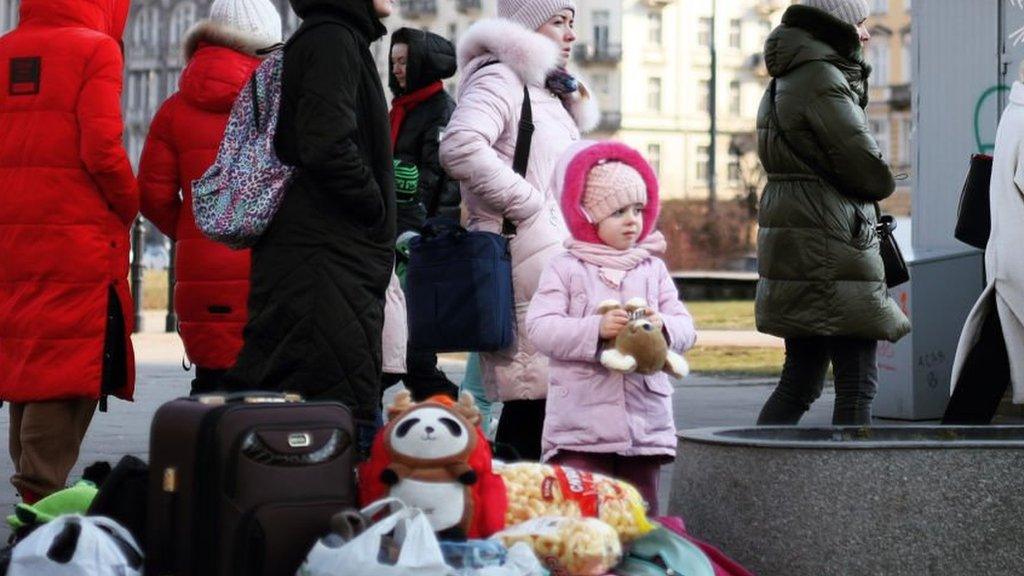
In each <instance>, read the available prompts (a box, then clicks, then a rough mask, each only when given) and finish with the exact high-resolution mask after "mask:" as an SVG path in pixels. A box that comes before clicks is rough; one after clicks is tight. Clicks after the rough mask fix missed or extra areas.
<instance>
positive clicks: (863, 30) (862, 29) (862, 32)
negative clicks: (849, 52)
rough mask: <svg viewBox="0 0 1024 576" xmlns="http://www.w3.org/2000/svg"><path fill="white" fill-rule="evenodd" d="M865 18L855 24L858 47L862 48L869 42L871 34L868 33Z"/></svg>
mask: <svg viewBox="0 0 1024 576" xmlns="http://www.w3.org/2000/svg"><path fill="white" fill-rule="evenodd" d="M867 22H868V21H867V18H865V19H864V20H861V21H860V22H858V23H857V36H858V37H859V38H860V45H861V46H863V45H865V44H867V43H868V40H871V32H868V24H867Z"/></svg>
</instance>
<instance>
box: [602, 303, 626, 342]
mask: <svg viewBox="0 0 1024 576" xmlns="http://www.w3.org/2000/svg"><path fill="white" fill-rule="evenodd" d="M626 324H629V313H628V312H626V311H625V310H623V309H622V308H616V309H615V310H609V311H607V312H605V313H604V316H602V317H601V339H602V340H611V339H613V338H615V337H616V336H618V335H619V332H622V329H623V328H625V327H626Z"/></svg>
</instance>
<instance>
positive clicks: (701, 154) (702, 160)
mask: <svg viewBox="0 0 1024 576" xmlns="http://www.w3.org/2000/svg"><path fill="white" fill-rule="evenodd" d="M696 159H697V166H696V168H697V169H696V171H695V172H696V174H697V180H700V181H702V182H703V181H705V180H707V179H708V166H709V164H711V147H710V146H697V158H696Z"/></svg>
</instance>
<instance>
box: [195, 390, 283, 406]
mask: <svg viewBox="0 0 1024 576" xmlns="http://www.w3.org/2000/svg"><path fill="white" fill-rule="evenodd" d="M195 400H196V401H197V402H199V403H201V404H213V405H218V406H219V405H221V404H290V403H295V402H302V401H303V399H302V396H301V395H300V394H294V393H291V392H267V391H264V390H248V391H243V392H231V393H213V394H200V395H199V396H196V397H195Z"/></svg>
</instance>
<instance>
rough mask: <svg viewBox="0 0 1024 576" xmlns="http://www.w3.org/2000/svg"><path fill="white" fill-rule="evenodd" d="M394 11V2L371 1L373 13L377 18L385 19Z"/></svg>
mask: <svg viewBox="0 0 1024 576" xmlns="http://www.w3.org/2000/svg"><path fill="white" fill-rule="evenodd" d="M394 9H395V4H394V0H373V11H374V12H375V13H376V14H377V18H387V17H388V16H391V12H392V11H393V10H394Z"/></svg>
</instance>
